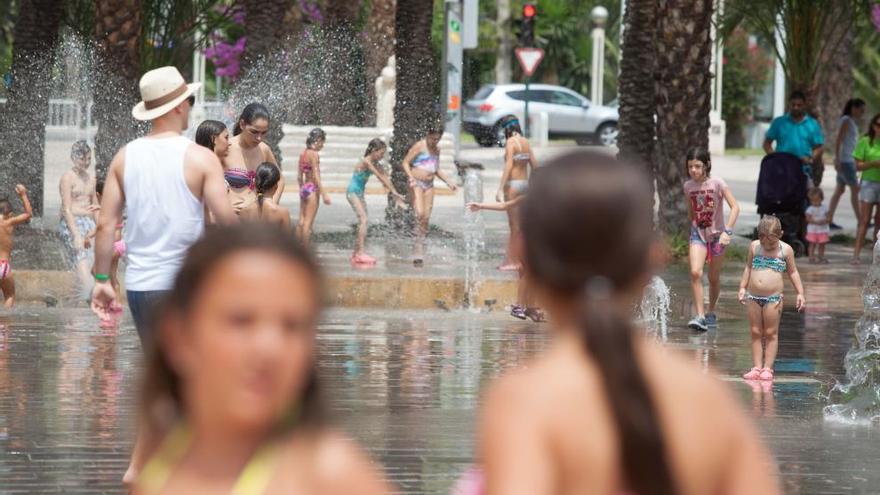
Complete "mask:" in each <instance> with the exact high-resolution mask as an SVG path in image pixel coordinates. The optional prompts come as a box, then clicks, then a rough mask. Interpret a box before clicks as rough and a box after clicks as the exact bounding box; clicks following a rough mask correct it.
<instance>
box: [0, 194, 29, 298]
mask: <svg viewBox="0 0 880 495" xmlns="http://www.w3.org/2000/svg"><path fill="white" fill-rule="evenodd" d="M15 192H16V194H18V197H19V198H20V199H21V204H22V205H24V213H19V214H18V215H14V214H13V212H12V204H10V203H9V200H8V199H6V198H2V199H0V290H2V291H3V306H4V307H6V308H11V307H12V306H13V305H14V304H15V280H14V279H13V278H12V265H11V264H10V263H11V262H10V259H11V257H12V246H13V240H12V237H13V232H14V230H15V227H16V226H17V225H21V224H23V223H27V222H29V221H30V220H31V216H33V213H34V212H33V210H32V209H31V202H30V200H28V197H27V189H26V188H25V187H24V186H23V185H21V184H18V185H16V186H15Z"/></svg>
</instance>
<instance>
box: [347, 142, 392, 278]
mask: <svg viewBox="0 0 880 495" xmlns="http://www.w3.org/2000/svg"><path fill="white" fill-rule="evenodd" d="M387 148H388V147H387V146H386V145H385V142H384V141H382V140H381V139H379V138H376V139H373V140H372V141H370V143H369V144H368V145H367V150H366V151H365V152H364V158H363V159H362V160H361V161H360V162H358V164H357V165H355V168H354V173H352V174H351V181H350V182H349V183H348V189H347V190H346V191H345V198H346V199H347V200H348V203H349V204H350V205H351V209H352V210H354V213H355V215H357V217H358V233H357V240H356V241H355V245H354V253H352V255H351V263H352V264H353V265H358V266H373V265H375V264H376V258H373V257H372V256H370V255H368V254H366V253H365V252H364V244H365V242H366V238H367V202H366V199H365V198H364V194H365V193H366V188H367V181H368V180H370V175H375V176H376V178H377V179H379V181H380V182H381V183H382V185H383V186H385V188H386V189H387V190H388V191H389V192H390V193H391V195H392V196H394V198H395V199H396V200H397V205H398V206H402V203H403V201H405V200H406V198H405V197H404V196H403V195H401V194H400V193H398V192H397V191H396V190H395V189H394V185H393V184H391V180H389V179H388V176H387V175H385V172H383V171H382V168H381V166H380V165H379V161H380V160H381V159H382V157H384V156H385V151H386V149H387Z"/></svg>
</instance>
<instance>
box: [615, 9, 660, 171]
mask: <svg viewBox="0 0 880 495" xmlns="http://www.w3.org/2000/svg"><path fill="white" fill-rule="evenodd" d="M656 19H657V2H656V0H630V1H628V2H627V6H626V14H625V17H624V20H623V21H624V30H623V49H622V56H621V60H620V86H619V99H620V125H619V128H620V133H619V135H618V137H617V146H618V147H619V148H620V157H621V158H623V159H626V160H629V161H631V162H634V163H637V164H639V165H640V166H642V167H644V168H645V170H646V171H647V172H648V173H649V174H651V175H652V176H653V174H654V157H653V153H654V135H655V128H654V127H655V124H654V112H655V98H654V71H655V70H656V64H655V58H656V53H655V51H654V46H655V45H654V43H655V41H656V37H657V31H656V30H657V26H656Z"/></svg>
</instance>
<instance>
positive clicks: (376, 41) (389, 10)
mask: <svg viewBox="0 0 880 495" xmlns="http://www.w3.org/2000/svg"><path fill="white" fill-rule="evenodd" d="M370 3H371V8H370V18H369V20H368V21H367V23H368V26H367V29H368V31H367V38H366V40H365V41H364V54H365V55H366V59H367V76H366V77H367V101H366V122H365V123H367V124H373V123H375V121H376V88H375V87H374V86H373V81H375V80H376V78H377V77H379V74H380V73H381V72H382V69H383V68H384V67H385V64H387V63H388V57H390V56H391V55H394V12H395V11H396V4H397V2H396V0H373V1H372V2H370Z"/></svg>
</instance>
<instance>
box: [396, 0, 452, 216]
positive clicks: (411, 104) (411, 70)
mask: <svg viewBox="0 0 880 495" xmlns="http://www.w3.org/2000/svg"><path fill="white" fill-rule="evenodd" d="M433 14H434V12H433V2H432V0H406V1H403V2H399V3H398V4H397V12H396V14H395V16H394V24H395V27H394V29H395V33H396V34H397V43H396V45H395V47H394V53H395V56H396V58H397V91H396V99H395V105H394V137H393V138H392V140H391V165H392V173H391V181H392V182H393V183H394V187H395V189H397V190H398V191H407V190H409V186H408V184H407V177H406V174H405V173H404V172H403V169H402V168H401V166H400V162H401V161H402V160H403V157H404V156H405V155H406V152H407V151H409V148H410V147H411V146H412V145H413V144H414V143H415V142H416V141H418V140H419V139H421V138H422V137H423V136H424V134H425V131H426V130H427V129H428V127H429V126H432V125H438V124H439V123H440V115H439V112H438V105H439V100H438V99H437V95H436V93H435V89H436V88H437V87H438V86H439V79H440V73H439V70H438V67H437V66H436V64H435V63H434V56H433V53H432V52H431V21H432V18H433ZM385 216H386V219H388V220H389V222H390V223H391V224H392V225H393V226H395V227H397V228H401V227H403V226H404V225H406V224H409V223H410V222H409V221H408V219H409V220H411V218H412V214H411V213H410V214H409V215H406V216H405V214H403V213H400V210H399V209H397V208H395V207H394V203H393V201H391V200H390V199H389V202H388V207H387V208H386V210H385Z"/></svg>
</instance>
